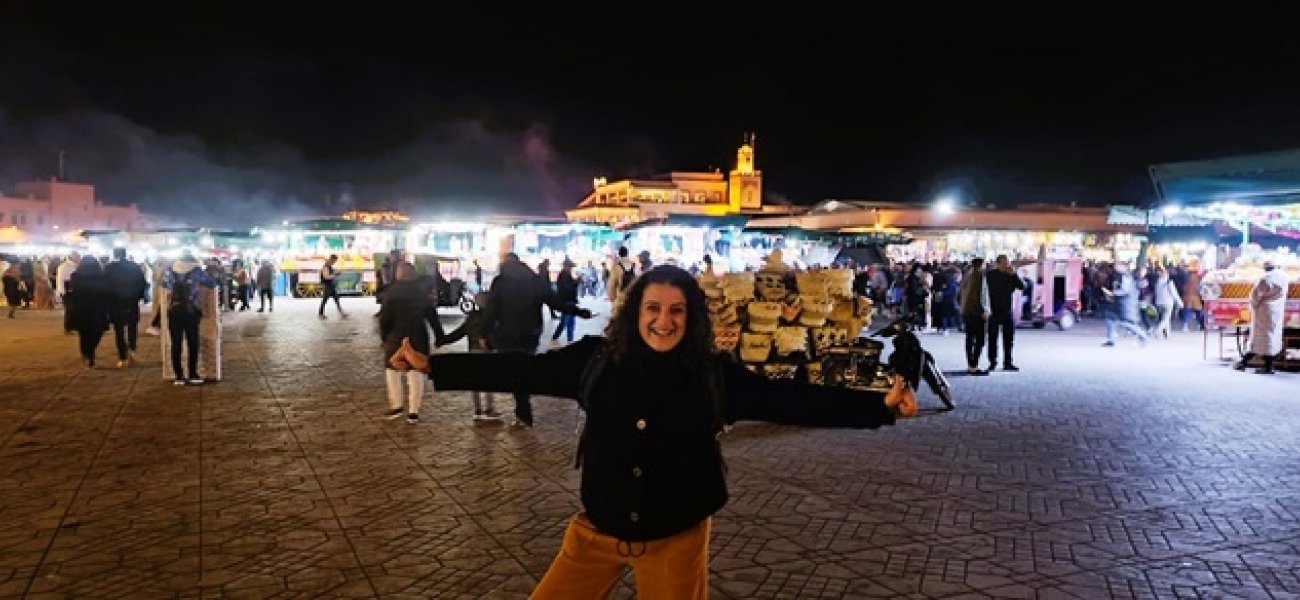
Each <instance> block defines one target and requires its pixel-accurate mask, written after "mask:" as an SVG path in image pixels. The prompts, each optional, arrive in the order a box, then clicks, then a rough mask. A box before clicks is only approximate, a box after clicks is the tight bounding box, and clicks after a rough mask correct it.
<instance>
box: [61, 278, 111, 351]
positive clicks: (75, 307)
mask: <svg viewBox="0 0 1300 600" xmlns="http://www.w3.org/2000/svg"><path fill="white" fill-rule="evenodd" d="M68 294H69V295H71V296H72V297H73V299H74V300H73V302H72V309H71V310H72V329H73V330H74V331H76V332H77V335H78V337H79V338H80V342H81V360H82V362H84V363H85V365H86V367H88V368H92V369H93V368H94V367H95V350H96V349H97V348H99V341H100V340H102V339H103V338H104V332H105V331H106V330H108V323H109V315H110V313H111V311H112V307H113V296H112V292H111V291H110V290H109V286H108V279H107V278H105V277H104V269H103V267H101V266H100V264H99V259H97V258H95V257H93V256H87V257H85V258H83V259H81V264H80V265H78V266H77V270H76V271H75V272H74V273H73V274H72V278H71V279H69V283H68Z"/></svg>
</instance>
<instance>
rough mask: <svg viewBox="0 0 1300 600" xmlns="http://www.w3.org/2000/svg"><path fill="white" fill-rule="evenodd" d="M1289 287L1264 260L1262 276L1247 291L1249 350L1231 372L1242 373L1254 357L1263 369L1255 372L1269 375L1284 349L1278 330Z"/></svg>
mask: <svg viewBox="0 0 1300 600" xmlns="http://www.w3.org/2000/svg"><path fill="white" fill-rule="evenodd" d="M1289 285H1290V281H1288V278H1287V276H1286V273H1284V272H1282V270H1281V269H1278V268H1277V267H1276V266H1275V265H1274V264H1273V262H1272V261H1267V260H1266V261H1264V276H1263V277H1261V278H1260V279H1259V281H1257V282H1255V286H1254V287H1252V288H1251V289H1250V350H1249V351H1248V352H1246V354H1244V355H1242V357H1241V360H1240V361H1237V364H1235V365H1233V368H1234V369H1236V370H1238V371H1245V370H1246V365H1248V364H1249V363H1250V361H1251V359H1253V358H1255V357H1256V356H1258V357H1260V358H1262V359H1263V360H1264V366H1263V367H1260V368H1259V369H1257V370H1256V371H1255V372H1256V373H1259V374H1261V375H1271V374H1272V373H1273V360H1274V359H1275V358H1277V355H1278V354H1281V353H1282V349H1283V346H1284V344H1283V340H1282V330H1283V326H1284V325H1283V321H1284V319H1285V317H1286V294H1287V288H1288V286H1289Z"/></svg>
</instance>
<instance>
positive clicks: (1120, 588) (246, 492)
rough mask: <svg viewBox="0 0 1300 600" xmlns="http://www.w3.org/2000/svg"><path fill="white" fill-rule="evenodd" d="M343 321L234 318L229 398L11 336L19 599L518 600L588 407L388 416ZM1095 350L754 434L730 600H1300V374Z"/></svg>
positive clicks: (733, 512) (10, 535)
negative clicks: (520, 414)
mask: <svg viewBox="0 0 1300 600" xmlns="http://www.w3.org/2000/svg"><path fill="white" fill-rule="evenodd" d="M345 305H346V306H347V307H348V309H349V310H351V311H352V314H353V315H354V316H353V318H352V319H350V320H346V321H341V320H338V319H337V318H331V319H330V320H328V321H318V320H317V319H316V318H315V315H314V314H312V311H313V309H314V307H313V306H311V305H309V303H307V302H305V301H304V302H293V301H286V300H282V301H281V302H280V303H279V306H280V311H278V312H276V313H274V314H270V315H259V314H255V313H246V314H231V315H227V316H226V319H227V330H226V337H225V355H226V357H225V365H226V381H224V382H222V383H220V384H216V385H210V386H205V387H202V388H184V389H174V388H172V387H171V386H170V385H167V384H166V382H164V381H163V380H162V379H161V375H160V370H159V368H157V366H156V363H157V361H158V350H157V345H156V339H155V338H145V339H144V343H143V344H142V352H141V355H142V358H143V359H144V362H145V363H147V364H148V366H145V367H138V368H132V369H129V370H126V371H118V370H114V369H111V368H103V367H101V369H98V370H93V371H87V370H84V369H82V368H81V367H80V365H79V363H78V360H77V354H76V342H75V338H68V337H64V336H63V335H62V334H61V332H60V331H59V329H60V328H61V327H60V324H59V316H58V315H56V314H52V313H45V314H38V313H33V312H22V313H20V315H19V316H20V318H19V319H17V320H14V321H9V320H3V321H0V596H3V597H15V596H30V597H33V598H43V597H70V596H82V597H114V598H123V597H167V596H178V597H187V598H189V597H216V596H226V595H229V596H238V597H269V596H276V597H294V596H298V597H313V598H316V597H343V596H357V597H374V596H384V597H439V598H454V597H499V598H514V597H524V596H525V595H526V594H527V592H528V591H529V590H530V589H531V587H532V586H533V585H534V584H535V582H536V580H537V578H538V577H539V576H540V575H541V574H542V573H543V572H544V570H545V568H546V566H547V564H548V563H549V561H550V560H551V558H552V556H553V555H554V553H555V552H556V550H557V548H558V546H559V543H560V539H561V532H562V530H563V527H564V524H565V522H566V521H567V519H568V518H569V517H570V516H571V515H572V514H573V513H574V512H575V511H576V510H577V508H578V498H577V494H576V490H577V481H578V477H577V475H578V474H577V472H576V471H574V470H573V469H572V468H571V461H572V458H573V446H574V441H575V434H574V425H575V423H576V411H575V409H574V406H573V405H572V403H571V402H568V401H562V400H554V399H540V400H537V401H536V404H537V408H538V415H537V419H538V427H537V428H536V429H534V430H531V431H523V432H512V431H507V430H506V429H505V428H504V427H500V426H482V425H478V426H476V425H474V424H472V423H471V421H470V419H469V413H470V409H469V398H468V396H467V394H463V393H445V394H439V395H438V396H437V399H436V400H435V401H432V402H431V403H430V408H429V409H428V410H426V411H425V415H426V422H425V423H423V424H420V425H416V426H412V425H407V424H406V423H403V422H393V421H386V420H382V419H380V418H378V417H377V415H378V414H379V412H380V411H381V409H382V408H383V406H384V401H383V380H382V375H381V371H380V368H379V361H380V356H379V351H378V348H377V343H376V336H375V334H374V320H373V319H372V318H371V317H370V314H371V313H372V312H373V310H374V304H373V303H371V302H368V301H365V300H361V299H354V300H349V301H346V302H345ZM446 320H447V321H448V324H450V323H451V322H452V321H454V320H455V318H454V317H453V315H452V314H450V313H448V314H447V315H446ZM596 325H597V324H595V323H587V324H584V327H585V328H588V329H589V330H594V329H595V327H596ZM1099 341H1100V333H1099V329H1098V328H1097V325H1096V324H1095V323H1084V324H1083V325H1081V326H1080V327H1078V328H1076V329H1074V330H1071V331H1069V332H1057V331H1053V330H1045V331H1030V330H1022V331H1021V332H1020V345H1019V348H1020V349H1019V351H1018V355H1019V359H1018V362H1019V363H1020V366H1021V367H1022V368H1024V372H1022V373H1019V374H1008V373H996V374H994V375H993V376H991V377H985V378H971V377H953V385H954V388H955V390H956V393H957V396H958V400H959V402H960V403H961V407H960V408H959V410H957V411H955V412H952V413H933V412H926V413H923V414H922V415H921V416H920V417H918V418H916V419H914V420H911V421H907V422H903V423H901V424H900V425H899V426H896V427H893V428H887V429H884V430H879V431H874V432H873V431H852V430H836V431H832V430H807V429H797V428H791V427H780V426H772V425H765V424H756V423H755V424H744V425H742V426H741V427H739V428H738V429H737V430H736V431H735V432H734V433H733V434H732V435H731V436H730V437H729V438H727V440H726V444H725V446H726V455H727V460H728V462H729V464H730V468H731V471H730V477H729V479H730V484H731V491H732V501H731V503H730V504H729V505H728V506H727V508H726V509H725V510H723V511H722V513H721V514H719V515H718V517H717V519H716V521H715V525H714V532H715V533H714V538H713V542H712V553H713V563H712V566H713V578H712V587H713V594H714V596H715V597H719V598H795V597H800V598H809V597H855V598H856V597H862V598H868V597H917V598H920V597H1010V598H1067V597H1077V598H1108V597H1114V598H1199V597H1205V598H1218V597H1251V598H1270V597H1271V598H1295V597H1300V376H1298V375H1294V374H1286V375H1278V376H1274V377H1264V376H1258V375H1253V374H1239V373H1235V372H1232V371H1231V370H1229V369H1227V368H1226V367H1225V366H1224V365H1223V364H1221V363H1218V362H1217V361H1203V360H1202V359H1201V338H1200V336H1199V335H1198V334H1184V335H1179V336H1175V339H1173V340H1168V341H1161V342H1159V343H1153V344H1152V345H1151V346H1149V347H1147V348H1137V347H1135V346H1133V345H1129V344H1121V346H1120V347H1118V348H1111V349H1103V348H1100V347H1099V346H1098V343H1099ZM925 342H926V344H927V345H928V346H929V347H930V348H931V349H932V350H934V351H935V352H936V354H937V355H938V356H939V358H940V361H941V363H942V364H944V365H945V366H947V367H949V369H950V370H956V369H957V367H960V366H962V365H961V364H960V363H961V358H960V356H961V338H960V337H957V336H952V337H939V336H927V337H926V338H925ZM111 346H112V343H111V337H110V338H109V339H108V340H106V341H105V344H104V345H103V346H101V348H100V355H99V356H100V362H101V363H102V364H104V365H111V364H112V360H111V354H112V349H111ZM921 399H922V403H923V406H925V405H929V406H935V405H936V402H935V400H934V399H933V397H931V396H929V395H928V392H927V393H922V395H921ZM791 401H798V399H796V398H792V399H791ZM502 404H503V406H504V407H505V408H507V409H508V408H509V407H510V403H509V401H505V402H503V403H502ZM627 582H630V579H628V580H625V584H624V585H623V586H621V587H620V588H619V589H618V590H617V593H616V596H617V597H630V596H632V595H633V590H632V588H631V587H630V586H629V585H627Z"/></svg>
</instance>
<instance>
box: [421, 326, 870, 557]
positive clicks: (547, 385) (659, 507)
mask: <svg viewBox="0 0 1300 600" xmlns="http://www.w3.org/2000/svg"><path fill="white" fill-rule="evenodd" d="M603 343H605V342H604V340H603V339H602V338H599V337H593V336H588V337H585V338H583V339H582V340H581V341H579V342H577V343H575V344H571V345H569V346H567V347H565V348H563V349H560V350H556V351H552V352H547V353H545V354H540V355H529V354H524V353H518V352H515V353H501V354H438V355H434V356H431V357H429V376H430V377H431V378H432V379H433V380H434V381H436V382H437V385H438V389H439V390H483V391H494V392H520V393H532V394H545V395H549V396H560V397H564V398H574V399H576V398H577V396H578V394H579V379H580V378H581V375H582V371H583V369H584V368H585V367H586V366H587V363H588V362H589V361H590V360H591V357H592V355H593V354H594V353H595V352H596V350H597V349H598V348H599V347H600V345H601V344H603ZM647 353H648V351H647ZM720 368H722V369H723V381H724V388H725V395H726V398H725V404H726V413H727V414H726V417H727V421H744V420H753V421H769V422H773V423H784V424H788V425H804V426H811V427H866V428H875V427H879V426H881V425H888V424H892V423H893V422H894V415H893V413H892V412H891V411H890V409H889V408H887V407H886V406H885V403H884V394H880V393H872V392H863V391H855V390H849V389H844V388H832V387H822V386H814V385H808V384H802V383H797V382H794V381H773V380H768V379H766V378H764V377H761V376H759V375H755V374H753V373H750V372H749V371H748V370H747V369H745V368H744V367H743V366H740V365H738V364H734V363H729V362H727V363H724V364H723V365H722V366H721V367H720ZM708 398H709V396H708V391H707V386H706V384H705V381H704V376H703V375H702V374H698V373H693V372H692V371H691V370H690V369H686V368H683V367H681V366H679V365H674V364H669V363H667V359H663V358H661V357H658V356H653V355H651V356H638V357H635V359H632V358H628V359H625V360H624V361H622V363H618V362H615V361H613V360H611V361H610V362H609V363H608V365H607V371H606V372H605V373H604V374H603V375H602V376H601V377H600V378H599V379H598V380H597V382H596V384H595V386H594V390H593V392H592V397H591V398H589V399H588V403H589V405H590V406H589V408H588V414H587V425H586V428H587V436H588V437H587V442H586V445H585V450H584V452H583V469H582V505H583V508H584V509H585V510H586V512H587V517H588V518H590V519H591V522H592V523H594V524H595V525H596V528H597V529H599V530H600V531H602V532H604V533H606V534H608V535H612V536H614V537H617V538H619V539H621V540H628V541H641V540H655V539H661V538H665V537H668V536H671V535H674V534H676V533H680V532H682V531H685V530H687V529H690V528H691V527H693V526H695V525H696V524H698V523H699V522H700V521H702V520H703V519H705V518H707V517H708V516H710V515H712V514H713V513H715V512H717V511H718V510H719V509H721V508H722V507H723V506H724V505H725V504H726V503H727V484H726V479H725V477H724V474H723V470H722V464H721V462H720V461H721V455H720V454H719V452H718V450H717V446H716V444H717V439H716V437H715V435H714V432H713V414H712V411H713V408H712V402H710V401H709V400H708Z"/></svg>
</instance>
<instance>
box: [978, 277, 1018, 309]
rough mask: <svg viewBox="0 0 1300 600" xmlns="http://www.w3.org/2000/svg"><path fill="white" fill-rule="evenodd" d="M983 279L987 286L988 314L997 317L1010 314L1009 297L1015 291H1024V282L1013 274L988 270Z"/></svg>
mask: <svg viewBox="0 0 1300 600" xmlns="http://www.w3.org/2000/svg"><path fill="white" fill-rule="evenodd" d="M984 278H985V281H987V282H988V286H989V312H990V313H992V314H994V315H998V316H1004V315H1009V314H1011V309H1012V307H1011V296H1012V295H1013V294H1015V292H1016V290H1023V289H1025V282H1024V280H1022V279H1020V276H1019V275H1016V274H1015V273H1006V272H1003V271H999V270H997V269H990V270H989V271H988V272H987V273H985V274H984Z"/></svg>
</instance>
